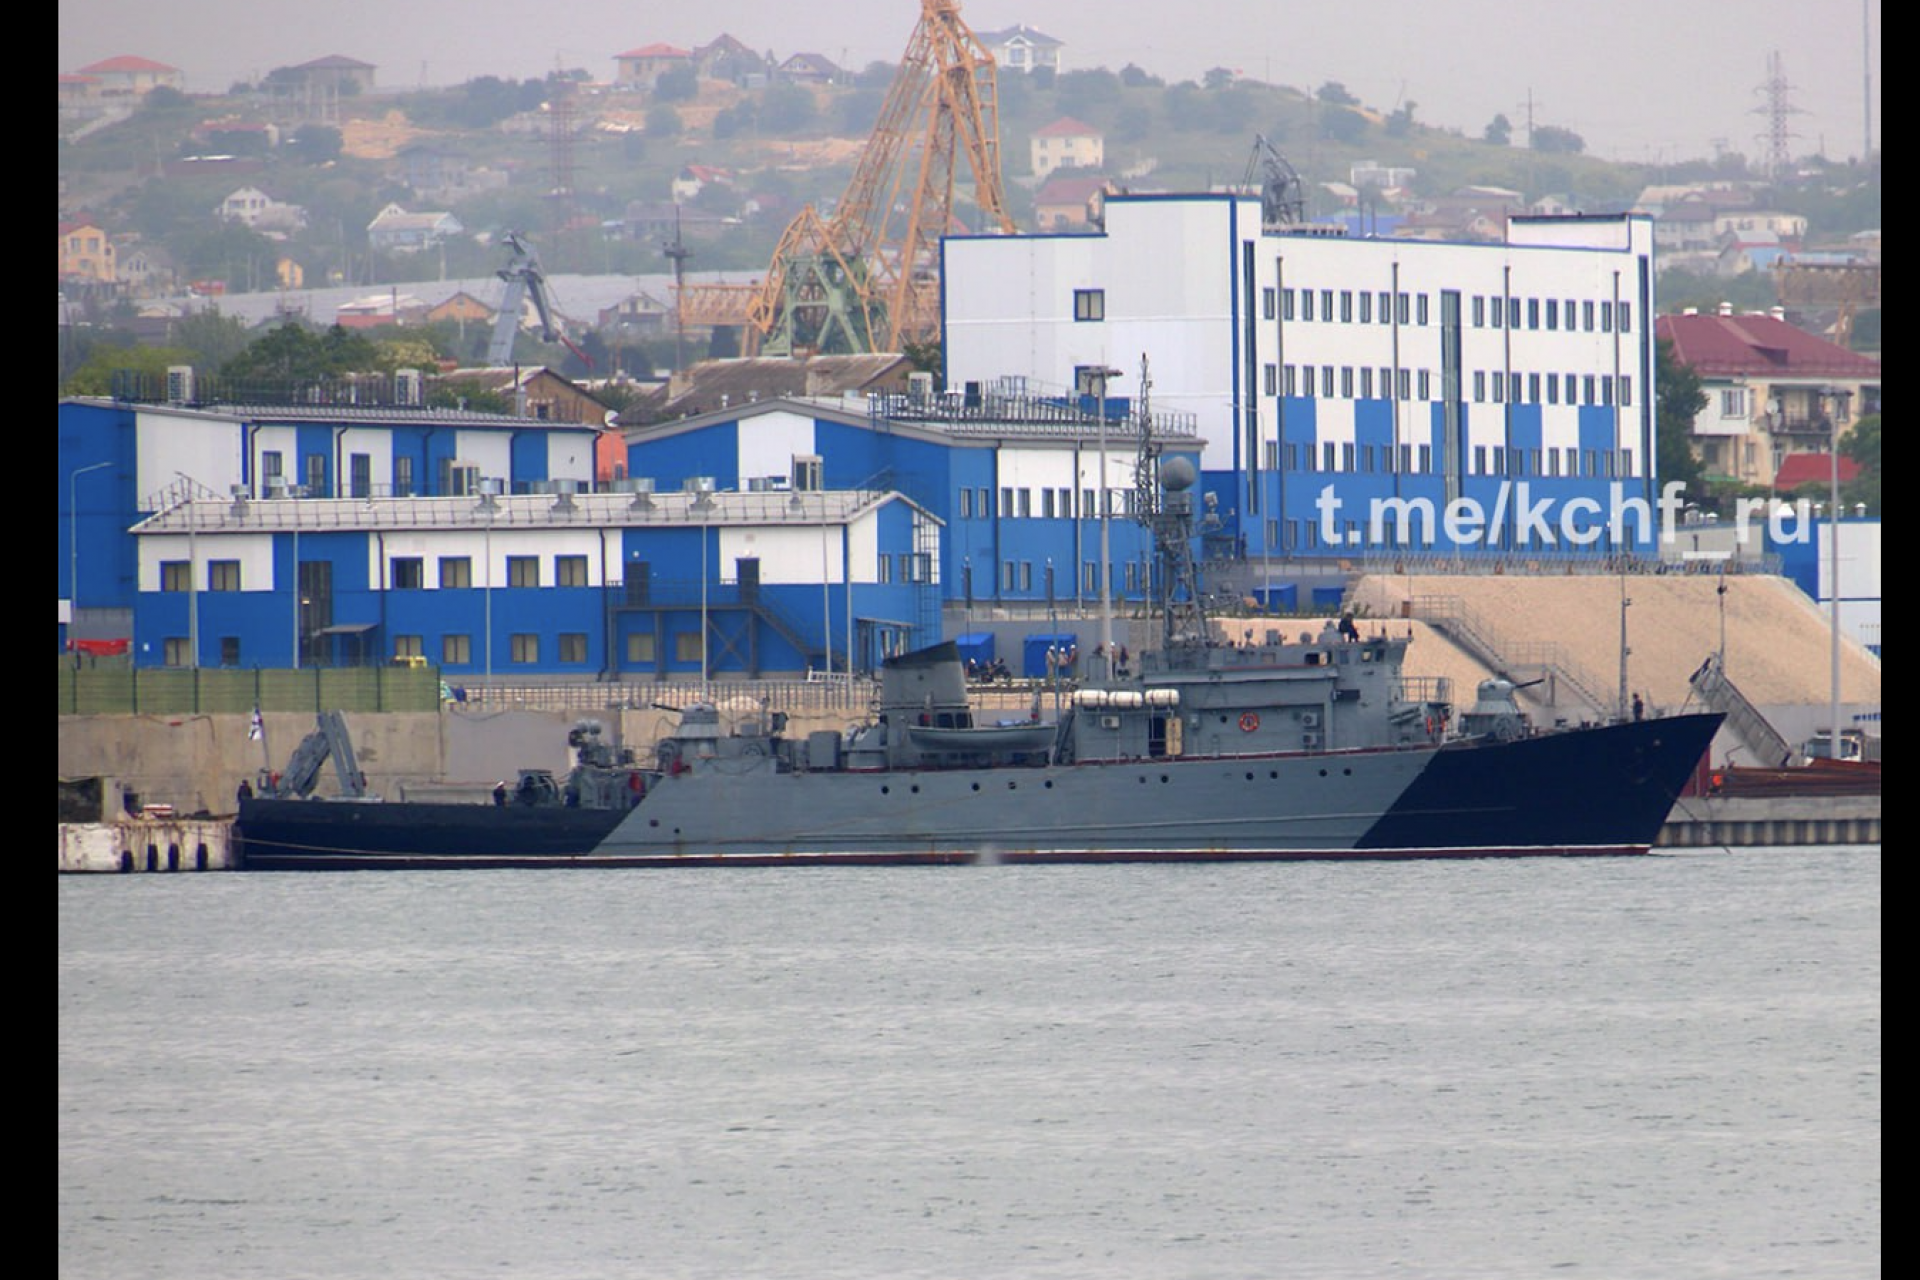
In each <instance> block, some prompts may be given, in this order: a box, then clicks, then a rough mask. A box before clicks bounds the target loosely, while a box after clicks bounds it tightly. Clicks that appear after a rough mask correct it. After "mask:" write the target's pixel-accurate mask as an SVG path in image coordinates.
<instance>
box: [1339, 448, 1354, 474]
mask: <svg viewBox="0 0 1920 1280" xmlns="http://www.w3.org/2000/svg"><path fill="white" fill-rule="evenodd" d="M1340 469H1341V470H1342V471H1346V472H1351V471H1352V470H1353V442H1352V441H1351V440H1349V441H1346V442H1345V443H1343V444H1342V445H1341V446H1340Z"/></svg>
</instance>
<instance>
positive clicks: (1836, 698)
mask: <svg viewBox="0 0 1920 1280" xmlns="http://www.w3.org/2000/svg"><path fill="white" fill-rule="evenodd" d="M1826 398H1827V401H1828V406H1829V408H1828V413H1827V431H1828V437H1827V462H1828V464H1829V465H1828V473H1827V485H1828V492H1827V497H1828V500H1829V504H1828V508H1827V547H1828V561H1827V592H1828V597H1827V603H1828V618H1829V631H1830V634H1829V636H1828V653H1827V665H1828V668H1829V670H1828V680H1829V681H1830V684H1829V687H1828V690H1827V695H1828V715H1829V717H1830V719H1829V720H1828V722H1827V724H1828V728H1827V758H1828V759H1829V760H1839V759H1842V758H1843V757H1842V756H1841V752H1840V419H1841V418H1843V417H1845V416H1846V412H1847V403H1848V402H1849V401H1850V400H1852V399H1853V393H1852V392H1851V391H1843V390H1841V389H1840V388H1838V387H1828V388H1827V393H1826Z"/></svg>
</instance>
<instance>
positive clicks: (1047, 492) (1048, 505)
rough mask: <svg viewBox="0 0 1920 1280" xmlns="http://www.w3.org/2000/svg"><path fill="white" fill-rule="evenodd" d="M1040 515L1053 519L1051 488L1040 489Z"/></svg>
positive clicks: (1045, 518)
mask: <svg viewBox="0 0 1920 1280" xmlns="http://www.w3.org/2000/svg"><path fill="white" fill-rule="evenodd" d="M1040 516H1041V518H1042V519H1044V520H1051V519H1053V490H1052V489H1050V488H1048V489H1042V490H1041V491H1040Z"/></svg>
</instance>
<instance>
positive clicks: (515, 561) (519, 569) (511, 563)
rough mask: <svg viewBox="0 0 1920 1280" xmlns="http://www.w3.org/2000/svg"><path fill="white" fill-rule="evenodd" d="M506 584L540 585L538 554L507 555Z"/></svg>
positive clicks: (513, 585)
mask: <svg viewBox="0 0 1920 1280" xmlns="http://www.w3.org/2000/svg"><path fill="white" fill-rule="evenodd" d="M507 585H508V586H510V587H537V586H539V585H540V557H539V556H508V557H507Z"/></svg>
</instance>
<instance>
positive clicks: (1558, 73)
mask: <svg viewBox="0 0 1920 1280" xmlns="http://www.w3.org/2000/svg"><path fill="white" fill-rule="evenodd" d="M919 15H920V5H919V3H918V0H830V2H829V3H825V4H806V3H795V2H794V0H711V2H710V3H705V4H689V3H673V4H660V3H653V4H649V3H646V2H645V0H566V2H565V3H560V4H554V5H537V4H528V3H524V0H522V2H519V3H508V2H507V0H60V67H59V69H60V70H61V71H63V72H65V71H75V70H78V69H79V68H80V67H82V66H85V65H87V64H88V63H91V62H96V61H99V60H100V59H103V58H109V57H113V56H115V55H117V54H137V55H140V56H142V57H147V58H152V59H154V60H156V61H159V62H164V63H167V64H168V65H170V66H175V67H178V68H180V69H181V70H182V71H184V72H185V73H186V78H187V89H188V91H189V92H220V91H223V90H225V89H226V88H227V87H228V86H229V85H231V84H232V83H233V82H235V81H236V80H243V79H252V78H256V77H258V76H260V75H263V74H265V73H266V72H268V71H270V70H272V69H273V68H274V67H277V66H287V65H292V64H296V63H300V62H305V61H308V60H310V59H312V58H317V57H323V56H325V55H328V54H343V55H345V56H347V57H351V58H355V59H358V60H359V61H361V62H368V63H372V64H374V66H375V67H376V68H377V70H376V72H375V80H376V83H378V84H381V85H385V86H390V87H402V86H405V87H413V86H418V85H422V84H427V85H445V84H457V83H459V82H461V81H463V80H467V79H471V78H472V77H474V76H480V75H495V76H501V77H503V78H512V79H526V78H529V77H533V76H539V75H544V74H545V73H546V72H548V71H550V70H552V69H553V68H554V67H556V66H562V67H581V68H584V69H586V70H587V71H588V72H589V73H591V74H592V75H594V76H595V77H598V78H611V77H612V75H613V70H614V64H613V58H614V55H615V54H618V53H622V52H625V51H626V50H629V49H633V48H637V47H639V46H642V45H647V44H653V43H656V42H664V43H668V44H673V45H677V46H679V47H681V48H691V47H693V46H695V45H699V44H705V43H706V42H708V41H710V40H712V39H713V38H714V37H716V36H718V35H722V34H726V35H732V36H734V37H736V38H738V39H739V40H741V41H743V42H745V43H746V44H748V45H750V46H752V47H753V48H755V49H759V50H762V51H765V50H772V52H773V53H774V55H775V56H776V57H778V58H785V57H787V56H788V55H790V54H793V53H799V52H814V53H820V54H824V55H825V56H827V57H829V58H831V59H833V60H834V61H836V62H840V63H842V64H843V65H848V66H852V67H856V68H857V67H864V66H865V65H866V64H867V63H869V62H873V61H876V60H880V61H885V62H889V63H891V62H897V61H898V60H899V58H900V55H901V53H902V52H903V51H904V50H905V48H906V44H907V39H908V37H909V36H910V35H911V34H912V32H913V28H914V24H915V23H916V22H917V21H918V20H919ZM961 16H962V17H963V18H964V19H965V20H966V22H967V23H968V25H970V26H971V27H973V28H974V29H975V30H976V31H989V30H996V29H999V28H1002V27H1007V26H1012V25H1014V24H1015V23H1021V22H1024V23H1026V24H1028V25H1029V26H1032V27H1035V28H1038V29H1039V30H1041V31H1043V32H1045V33H1046V34H1048V35H1050V36H1053V37H1055V38H1057V39H1059V40H1062V41H1064V42H1065V45H1066V47H1065V51H1064V55H1065V59H1066V66H1067V67H1068V68H1069V69H1072V68H1084V67H1097V66H1105V67H1107V68H1109V69H1110V70H1114V71H1118V70H1119V69H1120V68H1122V67H1124V66H1126V65H1127V64H1128V63H1129V62H1132V63H1135V64H1137V65H1139V66H1140V67H1142V68H1144V69H1145V70H1147V71H1149V72H1151V73H1153V74H1155V75H1158V76H1161V77H1163V78H1165V79H1167V80H1168V81H1169V82H1172V81H1175V80H1180V79H1186V78H1196V79H1197V78H1199V77H1200V76H1202V75H1204V74H1205V72H1206V71H1207V70H1208V69H1209V68H1212V67H1227V68H1229V69H1233V70H1237V71H1239V72H1241V73H1242V74H1244V75H1247V76H1251V77H1255V78H1259V79H1265V80H1271V81H1273V82H1275V83H1279V84H1286V85H1292V86H1296V87H1299V88H1303V89H1312V88H1315V87H1317V86H1319V85H1321V84H1323V83H1325V82H1327V81H1329V80H1337V81H1339V82H1340V83H1342V84H1344V85H1345V86H1346V87H1347V89H1348V90H1349V91H1350V92H1352V93H1353V94H1355V95H1356V96H1357V97H1359V98H1360V99H1361V100H1362V101H1364V102H1366V103H1367V104H1368V105H1369V106H1374V107H1378V108H1380V109H1383V110H1388V109H1391V108H1393V107H1394V106H1395V105H1396V104H1397V103H1399V102H1401V101H1403V100H1405V101H1411V102H1413V103H1415V104H1416V109H1415V116H1414V118H1415V119H1416V120H1417V121H1419V122H1421V123H1423V124H1428V125H1435V126H1440V127H1446V128H1453V129H1458V130H1460V131H1461V132H1463V133H1465V134H1467V135H1468V136H1470V137H1478V136H1479V135H1480V132H1481V131H1482V130H1483V129H1484V128H1485V127H1486V125H1487V123H1488V122H1489V121H1490V120H1492V119H1493V117H1494V116H1495V115H1496V114H1504V115H1505V116H1506V117H1507V118H1508V119H1509V120H1510V121H1512V122H1513V123H1514V125H1515V126H1516V130H1519V129H1523V128H1524V127H1525V123H1526V120H1527V116H1528V102H1529V99H1531V101H1532V117H1533V120H1534V122H1535V123H1536V124H1544V125H1555V126H1558V127H1561V128H1566V129H1571V130H1573V131H1574V132H1575V133H1577V134H1579V135H1580V136H1581V137H1582V138H1584V139H1585V140H1586V143H1587V150H1588V152H1589V153H1590V154H1592V155H1596V156H1600V157H1602V158H1606V159H1615V160H1631V161H1659V160H1662V159H1665V160H1674V159H1686V158H1694V157H1701V156H1711V155H1713V154H1715V152H1716V151H1718V150H1723V149H1724V150H1731V151H1738V152H1741V153H1743V154H1745V155H1747V156H1749V157H1751V158H1760V157H1763V156H1764V155H1765V154H1766V151H1767V146H1768V144H1767V142H1766V138H1767V135H1768V129H1769V122H1768V117H1767V114H1766V111H1765V107H1766V103H1767V100H1768V99H1767V95H1766V92H1765V84H1766V81H1767V77H1768V60H1769V57H1770V55H1772V54H1775V53H1778V54H1779V55H1780V58H1781V63H1782V69H1783V71H1784V72H1785V77H1786V80H1787V83H1788V85H1789V86H1790V88H1789V92H1788V97H1787V101H1788V102H1789V104H1790V105H1791V106H1792V107H1793V108H1794V109H1795V110H1794V113H1793V114H1791V115H1790V116H1788V117H1787V120H1788V129H1789V133H1790V135H1791V138H1790V146H1791V149H1792V152H1793V154H1795V155H1803V154H1808V153H1811V152H1815V151H1819V152H1822V153H1824V154H1825V155H1827V156H1828V157H1830V158H1832V159H1836V160H1841V159H1846V158H1848V157H1851V156H1857V155H1859V154H1860V152H1861V150H1862V147H1863V143H1864V140H1865V137H1866V131H1867V128H1868V117H1867V112H1868V106H1867V104H1868V101H1869V96H1868V80H1869V71H1870V72H1871V75H1870V79H1871V99H1870V100H1871V104H1872V137H1873V142H1874V145H1875V146H1878V145H1879V143H1880V79H1881V77H1880V3H1879V0H1604V2H1603V3H1588V4H1565V3H1539V4H1531V5H1529V4H1526V3H1515V2H1514V0H1371V2H1370V3H1364V4H1347V3H1339V2H1338V0H1335V2H1333V3H1317V4H1300V5H1283V4H1279V3H1273V2H1271V0H1266V2H1262V0H963V3H962V9H961Z"/></svg>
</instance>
